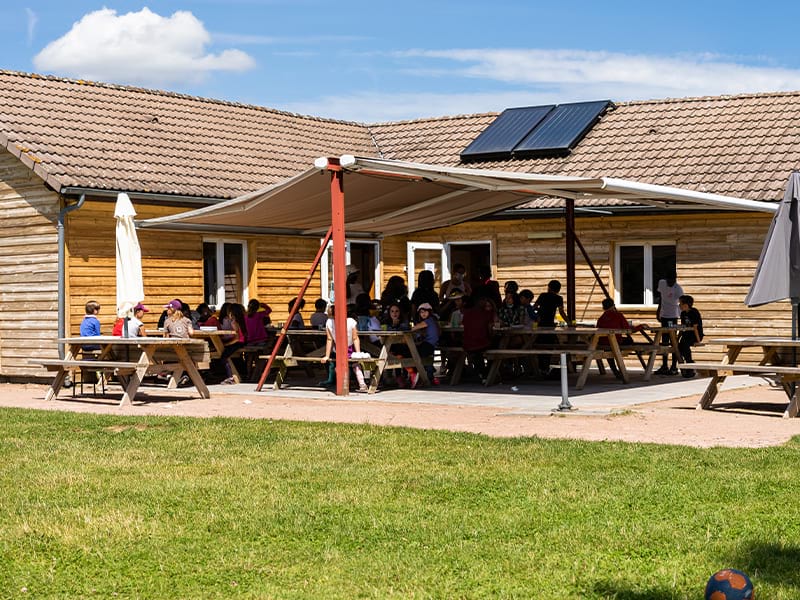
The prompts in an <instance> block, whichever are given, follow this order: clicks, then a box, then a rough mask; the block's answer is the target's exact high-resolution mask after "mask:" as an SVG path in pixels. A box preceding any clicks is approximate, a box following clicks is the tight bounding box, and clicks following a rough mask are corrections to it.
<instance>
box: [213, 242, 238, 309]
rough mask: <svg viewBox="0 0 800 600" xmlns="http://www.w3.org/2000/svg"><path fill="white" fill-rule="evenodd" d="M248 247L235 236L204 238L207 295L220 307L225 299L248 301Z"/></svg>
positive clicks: (214, 304) (228, 300) (227, 300)
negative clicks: (235, 238) (224, 238)
mask: <svg viewBox="0 0 800 600" xmlns="http://www.w3.org/2000/svg"><path fill="white" fill-rule="evenodd" d="M246 282H247V247H246V245H245V243H244V242H240V241H235V240H209V239H206V240H203V299H204V300H205V302H206V303H207V304H209V305H210V306H215V307H217V308H219V307H220V306H222V304H223V303H224V302H240V303H242V304H246V302H247V298H246V291H247V289H246V288H247V285H246Z"/></svg>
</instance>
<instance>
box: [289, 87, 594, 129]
mask: <svg viewBox="0 0 800 600" xmlns="http://www.w3.org/2000/svg"><path fill="white" fill-rule="evenodd" d="M595 99H596V98H595ZM562 101H563V100H562V99H558V98H556V97H555V96H554V95H553V94H551V93H541V94H533V93H531V92H528V91H514V92H505V93H503V92H500V93H495V92H491V93H477V94H467V93H465V94H447V93H414V92H408V93H403V94H398V93H389V92H386V93H381V92H360V93H355V94H350V95H342V96H325V97H323V98H320V99H318V100H313V101H308V102H290V103H284V104H282V105H281V106H280V108H281V109H283V110H288V111H291V112H296V113H300V114H306V115H314V116H320V117H329V118H334V119H344V120H346V121H357V122H359V123H382V122H385V121H402V120H404V119H416V118H420V117H437V116H445V115H459V114H473V113H481V112H493V111H500V110H502V109H504V108H507V107H509V106H528V105H535V104H548V103H554V102H555V103H558V102H562Z"/></svg>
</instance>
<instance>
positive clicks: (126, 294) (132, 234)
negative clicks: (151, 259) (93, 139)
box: [114, 193, 144, 337]
mask: <svg viewBox="0 0 800 600" xmlns="http://www.w3.org/2000/svg"><path fill="white" fill-rule="evenodd" d="M135 216H136V211H135V210H134V209H133V204H131V199H130V198H129V197H128V194H125V193H120V194H117V204H116V206H115V208H114V218H115V219H116V220H117V229H116V233H117V316H119V317H125V331H124V335H125V336H126V337H127V335H128V331H127V329H128V318H129V317H130V314H131V310H133V307H134V306H136V305H137V304H138V303H139V302H142V301H143V300H144V282H143V281H142V250H141V248H140V247H139V238H138V237H137V235H136V228H135V227H134V224H133V217H135Z"/></svg>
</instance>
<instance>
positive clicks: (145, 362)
mask: <svg viewBox="0 0 800 600" xmlns="http://www.w3.org/2000/svg"><path fill="white" fill-rule="evenodd" d="M137 362H138V363H139V366H138V367H137V368H136V370H135V371H134V372H133V373H131V376H130V377H129V378H128V382H127V384H125V390H124V392H123V394H122V399H121V400H120V401H119V405H120V406H123V405H124V404H125V401H126V400H127V402H128V403H129V404H133V399H134V398H136V392H137V391H139V386H140V385H142V380H143V379H144V376H145V375H146V374H147V370H148V368H149V367H150V364H151V357H150V356H149V355H148V354H147V351H145V350H142V355H141V356H140V357H139V360H138V361H137Z"/></svg>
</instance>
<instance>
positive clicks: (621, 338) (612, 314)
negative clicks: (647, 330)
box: [597, 298, 642, 379]
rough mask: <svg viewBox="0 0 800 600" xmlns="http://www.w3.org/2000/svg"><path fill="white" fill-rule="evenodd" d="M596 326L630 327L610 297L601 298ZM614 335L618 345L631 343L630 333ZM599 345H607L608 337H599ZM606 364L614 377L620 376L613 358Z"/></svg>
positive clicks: (605, 327)
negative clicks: (600, 307)
mask: <svg viewBox="0 0 800 600" xmlns="http://www.w3.org/2000/svg"><path fill="white" fill-rule="evenodd" d="M597 327H598V329H631V326H630V323H628V319H626V318H625V315H623V314H622V313H621V312H620V311H618V310H617V307H616V306H615V305H614V301H613V300H612V299H611V298H606V299H605V300H603V314H601V315H600V316H599V317H598V319H597ZM641 327H642V326H641V325H639V326H637V328H641ZM616 336H617V343H618V344H619V345H620V346H625V345H627V344H632V343H633V340H632V339H631V337H630V335H623V334H621V333H617V334H616ZM600 345H602V346H608V345H609V342H608V338H606V337H602V338H600ZM608 366H609V367H610V368H611V372H612V373H614V377H616V378H617V379H620V378H621V377H622V374H621V373H620V372H619V367H617V363H616V362H614V359H613V358H609V359H608Z"/></svg>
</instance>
